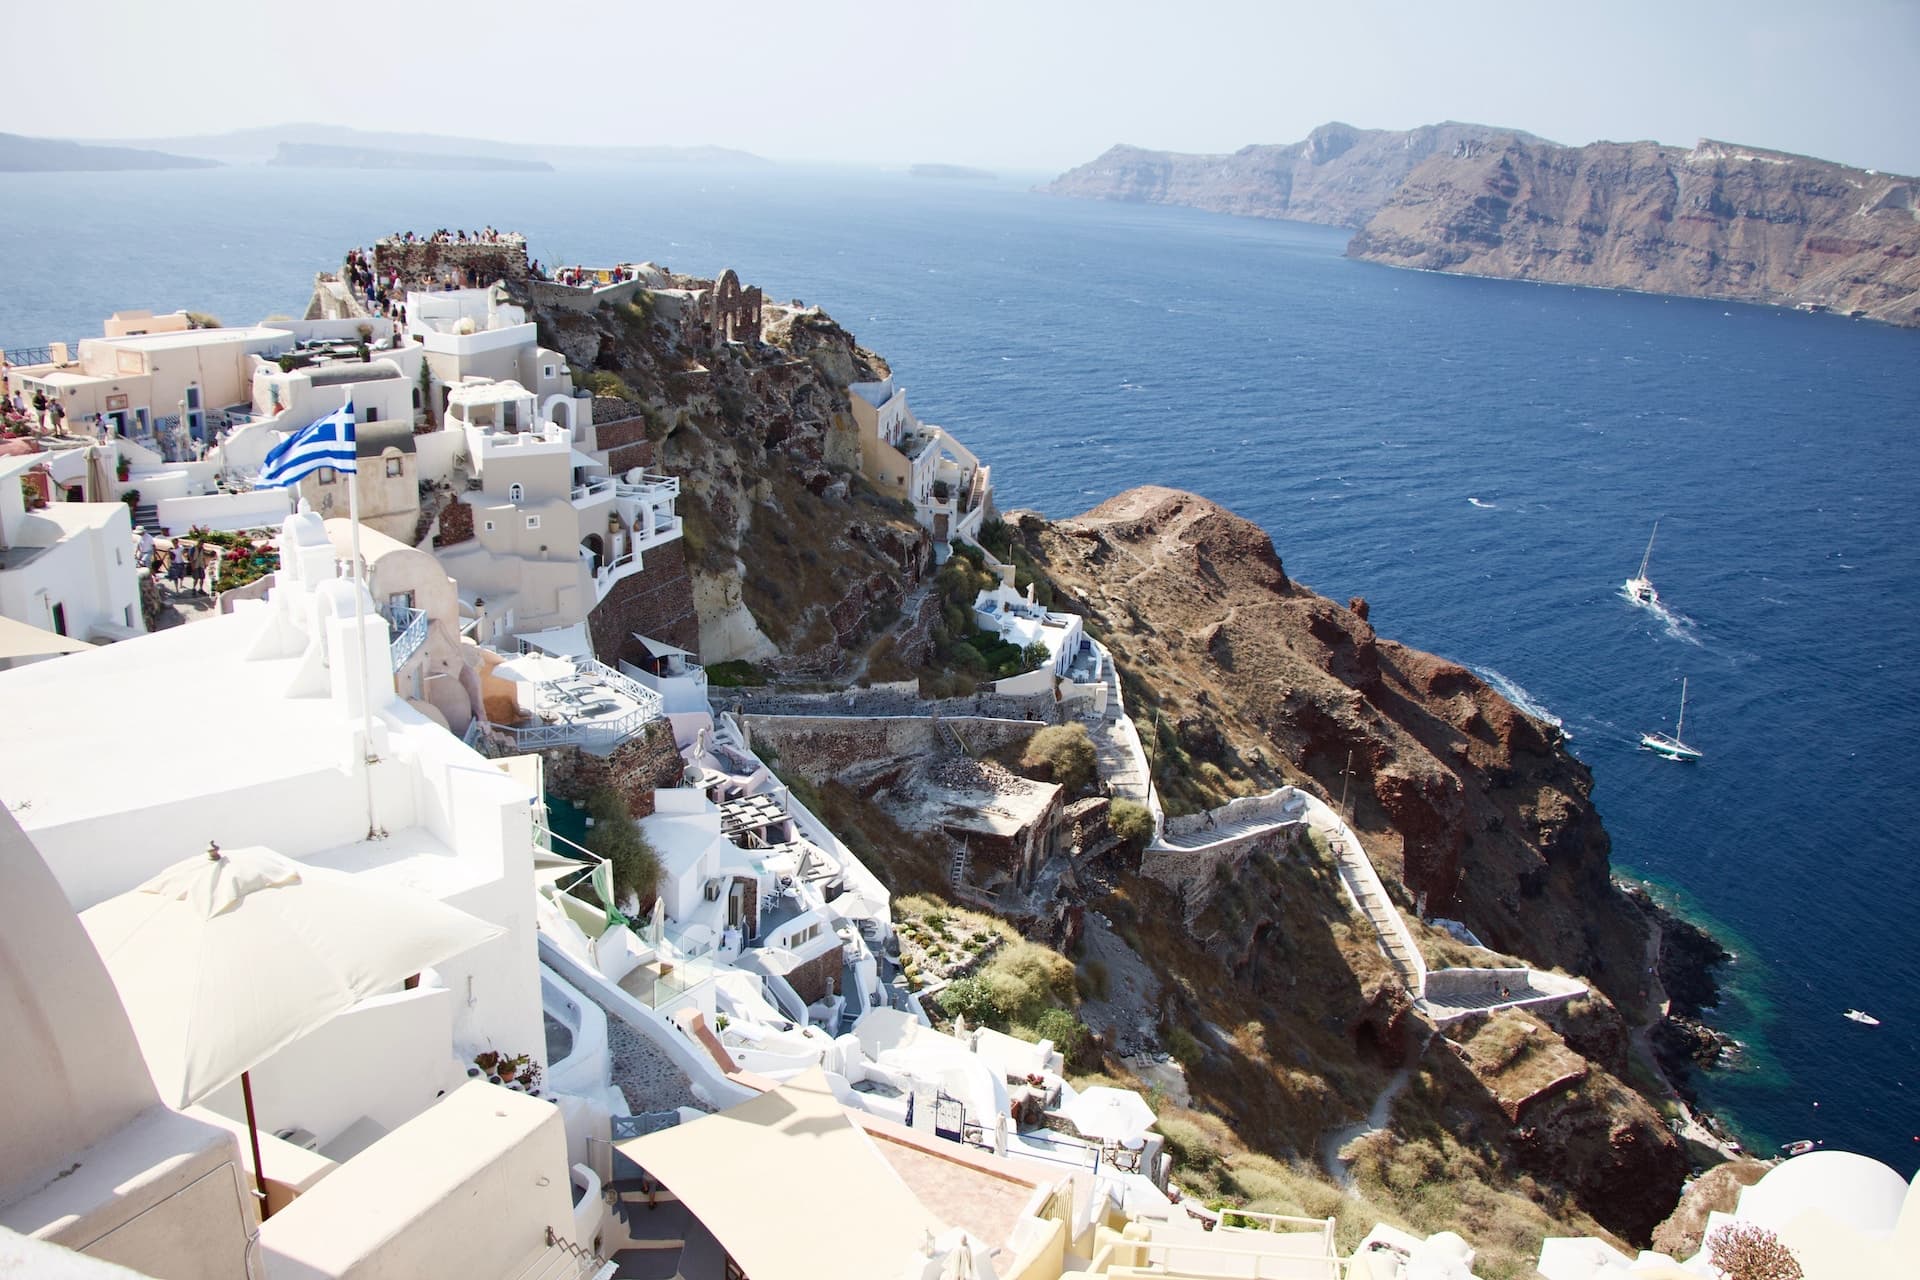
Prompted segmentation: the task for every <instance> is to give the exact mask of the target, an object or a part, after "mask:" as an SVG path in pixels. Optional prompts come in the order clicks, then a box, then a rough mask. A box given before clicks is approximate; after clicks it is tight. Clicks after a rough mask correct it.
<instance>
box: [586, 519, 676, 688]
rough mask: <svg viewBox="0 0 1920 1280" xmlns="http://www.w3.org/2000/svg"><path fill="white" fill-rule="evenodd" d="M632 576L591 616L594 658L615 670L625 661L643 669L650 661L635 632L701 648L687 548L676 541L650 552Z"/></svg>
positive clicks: (588, 628) (615, 587) (590, 633)
mask: <svg viewBox="0 0 1920 1280" xmlns="http://www.w3.org/2000/svg"><path fill="white" fill-rule="evenodd" d="M645 555H646V560H645V564H644V565H643V567H642V568H641V570H640V572H638V573H636V574H634V575H633V576H632V577H629V578H623V579H621V580H620V581H619V582H616V583H615V584H614V586H613V590H611V591H609V592H608V593H607V598H606V599H605V600H602V601H601V602H600V603H599V604H597V605H595V606H594V608H593V612H592V613H590V614H588V615H587V634H588V635H590V636H591V637H592V638H593V653H594V656H595V657H597V658H599V659H600V661H602V662H604V663H606V664H607V665H608V666H610V667H616V668H617V667H618V666H619V665H620V662H621V660H622V659H625V660H626V661H628V662H632V663H636V664H638V663H639V662H640V661H641V659H642V658H643V657H644V656H645V653H644V651H643V650H642V648H641V645H640V642H639V641H638V640H635V639H634V638H633V633H634V632H636V631H637V632H639V633H640V634H642V635H647V636H652V637H653V638H654V639H655V640H664V641H666V642H667V643H668V644H672V645H678V646H679V647H680V648H682V649H686V650H688V651H689V652H698V651H699V648H700V619H699V617H698V616H697V615H696V614H695V613H694V609H693V579H692V578H690V577H689V576H688V575H687V555H686V548H685V545H684V544H683V543H682V542H681V540H680V539H678V538H676V539H674V540H673V541H672V542H668V543H664V544H662V545H660V546H658V547H654V548H652V549H651V550H649V551H647V552H646V553H645Z"/></svg>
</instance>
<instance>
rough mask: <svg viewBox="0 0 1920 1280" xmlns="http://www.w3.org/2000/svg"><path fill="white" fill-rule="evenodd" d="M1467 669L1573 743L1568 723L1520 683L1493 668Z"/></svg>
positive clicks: (1472, 667) (1509, 700) (1502, 695)
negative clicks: (1568, 730)
mask: <svg viewBox="0 0 1920 1280" xmlns="http://www.w3.org/2000/svg"><path fill="white" fill-rule="evenodd" d="M1467 669H1468V670H1469V671H1471V672H1473V674H1475V675H1477V676H1479V677H1480V678H1481V679H1482V680H1485V681H1486V682H1487V683H1488V684H1489V685H1491V686H1492V687H1493V690H1494V692H1496V693H1498V694H1499V695H1500V696H1501V697H1503V698H1505V699H1506V700H1507V701H1508V702H1511V703H1512V704H1513V705H1514V706H1516V707H1518V708H1520V709H1521V710H1522V711H1524V712H1526V713H1527V714H1528V715H1530V716H1532V717H1533V718H1534V719H1535V720H1544V721H1546V722H1547V723H1548V724H1550V725H1552V726H1553V727H1554V728H1556V729H1558V730H1559V731H1560V736H1561V737H1563V738H1565V739H1566V740H1567V741H1569V742H1571V741H1573V735H1572V734H1571V733H1568V732H1567V724H1566V721H1564V720H1562V719H1561V718H1560V717H1559V716H1557V715H1555V714H1553V712H1551V711H1549V710H1547V705H1546V703H1544V702H1541V701H1540V700H1539V699H1538V698H1536V697H1534V696H1533V695H1532V694H1531V693H1528V692H1527V690H1526V688H1525V686H1523V685H1522V684H1521V683H1520V682H1519V681H1517V680H1512V679H1509V678H1508V677H1507V676H1506V675H1505V674H1503V673H1501V672H1499V671H1496V670H1494V669H1493V668H1492V667H1476V666H1472V665H1471V664H1469V666H1468V668H1467Z"/></svg>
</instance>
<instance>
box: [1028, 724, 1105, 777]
mask: <svg viewBox="0 0 1920 1280" xmlns="http://www.w3.org/2000/svg"><path fill="white" fill-rule="evenodd" d="M1096 762H1097V756H1096V755H1095V753H1094V749H1093V739H1092V738H1090V737H1088V736H1087V727H1086V726H1085V725H1083V724H1081V723H1080V722H1079V721H1077V720H1076V721H1074V722H1073V723H1072V724H1053V725H1048V726H1047V727H1046V728H1044V729H1042V730H1040V732H1038V733H1036V734H1034V735H1033V737H1032V738H1031V739H1029V740H1028V742H1027V749H1026V751H1025V752H1024V753H1023V754H1022V755H1021V757H1020V767H1021V768H1023V769H1045V770H1046V771H1047V774H1048V776H1049V777H1051V778H1052V779H1053V781H1055V782H1057V783H1059V784H1060V785H1061V786H1062V787H1065V788H1066V789H1067V791H1069V792H1075V791H1082V790H1084V789H1086V788H1087V787H1088V786H1090V785H1092V783H1093V774H1094V766H1095V764H1096Z"/></svg>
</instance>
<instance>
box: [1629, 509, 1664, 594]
mask: <svg viewBox="0 0 1920 1280" xmlns="http://www.w3.org/2000/svg"><path fill="white" fill-rule="evenodd" d="M1659 535H1660V522H1659V521H1658V520H1655V521H1654V522H1653V532H1652V533H1650V534H1648V535H1647V553H1646V554H1645V555H1643V556H1641V557H1640V572H1638V573H1636V574H1634V575H1633V576H1632V577H1631V578H1628V579H1627V583H1626V592H1627V599H1629V600H1631V601H1633V602H1634V603H1635V604H1644V605H1658V604H1659V603H1660V593H1659V592H1658V591H1655V590H1654V589H1653V579H1651V578H1649V577H1647V563H1648V562H1649V561H1651V560H1652V559H1653V540H1654V539H1655V538H1656V537H1658V536H1659Z"/></svg>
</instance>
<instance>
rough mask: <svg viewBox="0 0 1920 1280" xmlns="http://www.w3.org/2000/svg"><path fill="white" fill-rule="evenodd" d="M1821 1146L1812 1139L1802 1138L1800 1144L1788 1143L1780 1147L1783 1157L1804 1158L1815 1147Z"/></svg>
mask: <svg viewBox="0 0 1920 1280" xmlns="http://www.w3.org/2000/svg"><path fill="white" fill-rule="evenodd" d="M1819 1145H1820V1144H1819V1143H1817V1142H1815V1141H1814V1140H1813V1139H1812V1138H1802V1139H1800V1141H1798V1142H1788V1143H1784V1144H1782V1145H1781V1147H1780V1151H1781V1153H1782V1154H1783V1155H1789V1156H1803V1155H1805V1154H1807V1152H1809V1151H1811V1150H1813V1149H1814V1148H1815V1147H1817V1146H1819Z"/></svg>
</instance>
